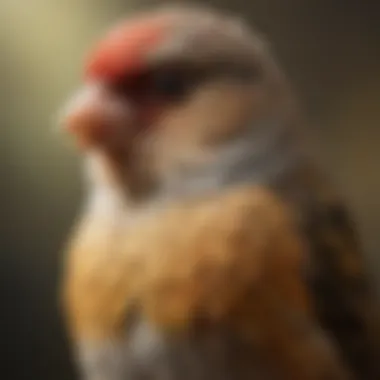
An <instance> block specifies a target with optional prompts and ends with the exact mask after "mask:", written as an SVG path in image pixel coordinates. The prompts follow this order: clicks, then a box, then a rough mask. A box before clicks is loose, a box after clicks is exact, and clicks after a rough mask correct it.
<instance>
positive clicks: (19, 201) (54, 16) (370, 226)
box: [0, 0, 380, 380]
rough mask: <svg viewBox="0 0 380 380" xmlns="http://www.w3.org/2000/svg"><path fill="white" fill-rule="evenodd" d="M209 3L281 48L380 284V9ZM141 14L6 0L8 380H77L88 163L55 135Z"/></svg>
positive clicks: (242, 0)
mask: <svg viewBox="0 0 380 380" xmlns="http://www.w3.org/2000/svg"><path fill="white" fill-rule="evenodd" d="M145 3H148V2H145ZM205 3H208V2H206V1H204V2H203V4H205ZM209 3H214V4H217V5H218V6H220V7H224V8H227V9H232V10H234V11H235V12H237V13H238V14H242V15H245V16H246V17H249V19H250V20H251V21H252V22H253V23H254V24H255V25H256V26H257V27H258V28H259V29H260V30H261V31H262V32H263V33H264V34H265V35H266V36H267V37H268V39H269V40H270V41H271V42H272V45H273V48H274V50H275V51H276V52H277V55H278V57H279V59H280V61H281V62H282V64H283V65H284V67H285V69H286V71H287V73H288V74H289V76H290V77H291V79H292V80H293V82H294V84H295V87H296V90H297V91H298V94H299V96H300V99H301V101H302V102H303V104H304V106H305V109H306V110H307V113H308V116H309V120H310V121H311V128H312V133H313V134H314V135H315V138H316V141H317V143H318V144H317V146H318V152H319V157H320V159H321V162H322V164H323V165H324V167H325V168H326V170H327V171H328V172H330V173H331V175H333V176H334V178H335V180H336V182H337V186H338V187H339V188H340V190H341V192H342V193H343V194H344V196H345V197H346V199H347V201H348V202H349V204H350V206H351V209H352V211H353V213H354V215H355V217H356V219H357V222H358V227H359V229H360V231H361V233H362V237H363V242H364V246H365V248H366V252H367V254H368V256H367V257H368V263H369V268H370V270H371V273H372V275H373V276H374V277H375V278H376V273H379V270H378V268H379V264H380V256H379V255H378V251H379V249H380V233H379V232H378V226H379V224H380V201H379V197H378V193H379V192H380V173H379V164H380V125H379V124H380V22H379V15H380V6H379V5H378V4H376V1H372V0H361V1H343V0H342V1H338V0H309V1H307V0H287V1H286V0H233V1H232V0H225V1H222V0H220V1H217V0H215V1H213V2H211V1H210V2H209ZM137 4H139V6H140V5H142V2H141V1H140V2H137V1H135V2H133V1H125V0H124V1H121V0H108V1H107V0H65V1H63V0H28V1H22V0H0V144H1V146H0V148H1V149H0V178H1V180H0V183H1V186H0V192H1V193H0V201H1V205H0V207H1V208H0V215H1V228H2V230H1V241H2V245H1V255H0V279H1V287H0V289H1V296H2V297H1V302H2V303H1V318H0V321H1V323H0V333H1V338H0V339H1V346H2V349H3V350H4V354H3V356H2V361H4V363H5V364H6V366H7V367H8V369H9V370H11V373H10V374H9V375H8V376H6V377H5V378H7V379H12V380H13V379H15V380H18V379H30V380H34V379H36V380H37V379H38V380H45V379H46V380H47V379H49V380H51V379H54V380H66V379H67V380H69V379H73V378H74V374H73V371H72V367H71V365H70V360H69V357H70V356H69V354H68V349H67V344H66V341H65V335H64V332H63V329H62V322H61V319H60V315H59V312H58V308H57V305H58V298H57V293H58V281H59V273H60V265H61V260H62V254H61V247H62V245H63V243H64V241H65V238H66V236H67V233H68V229H69V226H70V224H71V222H72V220H73V218H74V215H75V212H76V210H77V208H78V205H79V201H80V198H81V179H80V166H79V160H78V157H77V156H76V153H75V152H74V151H73V149H71V147H70V145H69V144H68V143H67V142H65V140H64V139H62V138H61V136H59V134H57V133H55V132H54V126H55V117H56V113H57V111H58V110H59V107H60V105H61V104H62V103H63V102H64V101H65V99H66V98H67V96H69V95H70V94H71V92H72V91H73V90H74V89H75V87H76V86H77V85H78V83H79V81H80V67H81V62H82V59H83V54H84V52H85V51H86V49H87V47H88V46H89V44H90V43H92V42H93V41H94V40H95V39H96V38H97V36H99V34H101V33H102V31H104V29H105V28H106V27H107V26H109V25H110V24H112V23H113V22H114V21H115V20H119V19H120V17H121V16H122V15H123V14H128V12H129V11H130V10H131V9H134V8H136V6H137ZM378 283H380V281H378ZM1 376H2V377H3V375H1Z"/></svg>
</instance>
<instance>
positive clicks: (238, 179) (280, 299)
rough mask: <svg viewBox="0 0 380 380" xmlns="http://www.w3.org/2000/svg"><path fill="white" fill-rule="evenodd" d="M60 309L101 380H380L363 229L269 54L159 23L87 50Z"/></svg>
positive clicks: (119, 31) (106, 38) (188, 22)
mask: <svg viewBox="0 0 380 380" xmlns="http://www.w3.org/2000/svg"><path fill="white" fill-rule="evenodd" d="M79 87H80V88H79V89H78V91H77V93H76V94H74V95H73V96H72V97H71V99H70V100H69V101H68V103H67V104H66V105H65V107H64V110H63V113H62V119H61V123H62V125H63V129H64V130H65V131H66V133H67V134H68V135H69V136H71V138H72V139H73V141H74V144H76V146H77V149H78V151H80V152H81V155H82V157H83V173H84V181H85V188H86V196H85V199H84V201H83V205H82V208H81V210H80V212H79V213H78V214H79V215H78V218H77V220H76V221H75V223H74V227H73V229H72V231H71V232H70V236H69V238H68V241H67V246H66V247H65V262H64V266H63V276H62V304H63V309H64V313H65V316H66V321H67V331H68V334H69V335H70V338H71V341H72V347H73V355H74V356H75V358H76V360H77V365H78V371H79V373H80V376H82V378H83V379H86V380H127V379H128V380H140V379H144V380H145V379H146V380H158V379H165V380H166V379H168V380H177V379H181V380H182V379H183V380H195V379H197V380H202V379H210V380H211V379H213V380H229V379H236V380H245V379H258V380H266V379H273V380H277V379H278V380H280V379H284V380H287V379H289V380H301V379H302V380H307V379H310V380H313V379H324V380H325V379H342V380H343V379H353V380H354V379H368V380H371V379H372V380H374V379H380V366H379V365H380V364H379V363H380V360H379V359H380V350H379V337H380V334H379V328H378V326H379V323H380V322H379V321H380V320H379V318H378V306H377V305H378V304H377V302H378V301H377V299H376V294H375V290H374V286H373V284H372V282H371V279H370V277H369V275H368V273H367V270H366V264H365V257H364V254H363V250H362V247H361V242H360V237H359V236H358V233H357V230H356V226H355V223H354V221H353V220H352V218H351V215H350V212H349V210H348V209H347V207H346V204H345V202H344V200H343V197H342V196H341V195H340V193H339V192H338V191H337V190H336V189H335V188H334V185H333V184H332V181H330V179H329V178H328V177H327V175H326V174H325V173H324V172H323V170H322V169H320V168H319V166H318V164H317V163H316V160H315V158H314V157H313V155H312V154H311V149H310V145H309V143H310V142H309V139H308V134H307V129H308V128H307V124H308V123H307V121H306V117H305V116H304V115H303V112H302V109H301V108H302V107H301V106H300V104H299V101H298V99H297V96H296V95H295V91H294V90H293V88H292V84H291V82H290V80H289V79H288V77H287V75H286V73H285V72H284V70H283V69H282V68H281V66H280V64H279V63H278V60H277V58H276V57H275V53H274V52H273V51H272V48H271V47H270V44H269V43H268V41H266V39H265V37H264V36H263V35H261V33H260V32H258V31H257V30H256V29H255V28H254V27H253V26H252V25H250V24H249V23H248V22H247V21H245V19H244V18H243V17H241V16H239V15H234V14H232V13H229V12H227V11H222V10H216V9H213V8H208V7H202V6H189V5H177V6H173V5H172V6H158V7H156V8H154V9H149V10H143V11H141V12H136V13H135V14H133V15H129V16H128V17H126V18H125V19H124V20H122V21H121V22H120V23H118V24H116V25H113V26H112V27H110V29H109V31H108V32H106V33H105V35H103V36H102V37H101V38H99V40H98V41H96V43H94V46H92V47H91V48H90V49H89V52H88V55H87V57H86V60H85V63H84V69H83V82H82V84H81V85H80V86H79Z"/></svg>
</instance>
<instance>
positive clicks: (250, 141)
mask: <svg viewBox="0 0 380 380" xmlns="http://www.w3.org/2000/svg"><path fill="white" fill-rule="evenodd" d="M297 137H298V136H295V135H294V133H293V130H292V129H290V128H288V126H285V125H282V124H281V123H276V122H273V123H267V124H266V125H263V126H262V127H261V128H256V127H255V128H250V129H248V130H247V131H246V132H245V133H244V134H243V135H240V136H239V137H238V138H236V139H234V140H233V141H230V142H228V144H226V145H225V146H222V147H220V148H219V149H218V152H217V153H216V154H215V155H214V157H213V158H212V159H211V160H210V161H209V162H208V163H206V164H204V163H203V164H202V165H201V166H200V167H199V168H191V169H189V170H178V172H177V173H175V174H174V175H172V176H171V177H170V178H168V179H167V181H166V183H165V184H164V186H163V187H162V189H161V192H160V193H161V196H162V197H163V198H168V199H173V198H181V197H191V196H198V195H203V194H207V193H212V192H214V191H219V190H220V189H223V188H227V187H232V186H238V185H243V184H264V185H267V184H273V183H275V182H277V181H281V178H282V177H283V176H286V175H287V174H290V173H291V172H293V171H294V170H296V168H297V167H298V166H299V165H300V164H302V162H304V160H305V158H306V154H305V153H304V152H302V151H301V148H302V144H300V143H299V141H298V140H297Z"/></svg>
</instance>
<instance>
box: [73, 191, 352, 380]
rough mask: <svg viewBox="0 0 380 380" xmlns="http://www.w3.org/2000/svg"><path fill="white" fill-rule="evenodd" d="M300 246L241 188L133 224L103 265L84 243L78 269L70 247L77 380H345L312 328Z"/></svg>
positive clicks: (291, 225)
mask: <svg viewBox="0 0 380 380" xmlns="http://www.w3.org/2000/svg"><path fill="white" fill-rule="evenodd" d="M100 246H101V245H99V244H96V247H100ZM305 247H306V246H305V242H304V241H303V240H302V239H301V236H300V234H299V232H298V229H297V226H296V224H295V222H294V219H293V217H292V215H291V212H290V210H289V209H288V208H287V207H286V206H285V205H284V204H283V203H282V202H281V201H280V200H279V199H277V198H276V197H275V196H274V195H273V194H270V193H269V191H268V190H266V189H263V188H242V189H237V190H234V191H231V192H229V193H228V194H221V195H220V196H212V197H210V198H208V199H202V200H194V201H189V202H187V203H181V204H178V205H173V206H172V207H170V208H169V209H167V210H165V211H161V212H158V213H157V215H156V216H155V217H150V218H148V220H145V221H144V222H143V223H141V224H139V223H137V224H136V225H135V226H134V227H133V228H130V229H129V230H128V231H126V232H125V234H123V240H122V241H121V242H120V244H119V245H118V249H117V251H115V252H114V253H113V254H112V259H110V258H109V255H108V256H107V257H108V259H107V260H104V255H101V254H99V255H98V254H96V250H97V249H99V248H96V249H95V248H94V246H93V250H92V251H91V253H90V254H88V255H87V256H88V257H90V259H89V260H90V262H91V263H92V264H91V265H90V264H86V265H84V264H83V257H84V256H85V254H84V252H83V248H81V249H82V252H80V251H81V250H80V249H79V252H77V253H76V254H74V257H75V256H77V255H78V256H79V257H81V259H80V260H79V261H80V263H82V264H81V265H82V268H83V267H84V268H86V270H77V269H75V270H74V269H73V270H72V274H71V277H72V279H71V281H68V283H69V284H70V285H69V286H68V292H67V294H68V299H69V304H70V307H69V310H70V314H71V320H72V321H74V322H73V324H74V328H73V330H74V331H75V335H76V337H77V340H78V341H80V342H81V345H82V354H81V355H82V357H83V358H84V359H83V360H84V362H85V363H87V364H86V367H87V372H88V373H89V372H91V373H98V374H99V373H102V372H103V374H104V376H106V377H107V378H108V379H112V380H113V379H117V380H119V379H124V377H121V375H120V373H125V374H128V376H129V377H128V378H131V379H139V378H140V377H139V376H142V375H145V376H146V378H147V379H158V378H159V376H161V375H163V374H166V376H169V377H168V378H170V379H174V380H177V379H185V378H186V379H189V380H194V379H218V380H220V379H226V380H230V379H238V380H245V379H247V380H248V379H252V378H253V377H255V378H258V379H289V380H298V379H299V380H301V379H302V380H304V379H342V380H343V379H349V378H350V377H349V376H348V374H347V373H346V372H345V369H344V368H343V365H342V363H341V362H340V358H339V356H338V355H337V353H336V352H335V349H334V345H333V344H332V343H331V342H330V341H329V338H328V336H327V335H326V334H325V333H324V332H323V331H322V330H321V329H320V327H319V325H318V323H317V319H316V316H315V313H314V305H313V299H312V297H311V296H310V294H309V293H308V289H307V286H306V284H305V281H304V279H303V273H302V267H303V265H304V258H305V256H306V255H305V253H306V252H305V249H306V248H305ZM74 253H75V249H74ZM97 256H99V257H100V258H99V259H98V263H97V264H94V257H97ZM72 262H73V263H75V260H72ZM95 262H96V260H95ZM78 266H79V264H77V265H74V268H77V267H78ZM89 342H92V343H89ZM93 342H97V343H96V344H94V343H93ZM107 342H108V343H107ZM109 342H113V343H112V344H111V345H110V344H109ZM107 344H108V345H109V346H107ZM117 357H119V359H118V360H116V359H115V358H117ZM104 363H106V364H104ZM109 363H111V364H109ZM115 368H116V369H115ZM112 371H113V372H112ZM114 373H116V375H112V374H114ZM126 376H127V375H126ZM94 378H97V377H95V375H94Z"/></svg>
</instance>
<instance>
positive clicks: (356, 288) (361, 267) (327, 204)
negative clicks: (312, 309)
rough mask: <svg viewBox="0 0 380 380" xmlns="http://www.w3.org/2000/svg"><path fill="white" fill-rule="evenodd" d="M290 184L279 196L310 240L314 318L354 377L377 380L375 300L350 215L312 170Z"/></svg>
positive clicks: (379, 322) (379, 317)
mask: <svg viewBox="0 0 380 380" xmlns="http://www.w3.org/2000/svg"><path fill="white" fill-rule="evenodd" d="M300 180H301V182H300ZM289 183H290V186H289V187H288V188H287V189H286V188H282V189H280V192H281V193H282V194H283V195H285V199H286V201H287V202H288V203H290V204H292V205H293V207H294V209H295V210H297V213H298V215H299V225H300V227H301V231H302V233H303V235H304V236H305V237H306V240H307V242H308V248H309V251H310V253H311V257H310V259H311V260H310V261H311V262H310V266H309V269H310V271H309V273H308V274H307V278H308V282H309V288H310V290H311V292H312V294H313V297H314V299H315V302H316V312H317V315H318V319H319V320H320V321H321V325H322V326H323V328H324V329H326V330H327V331H328V332H329V334H330V335H331V336H332V338H333V339H334V340H335V342H336V343H337V344H338V346H339V350H340V351H341V352H342V354H343V357H344V360H345V362H346V363H347V364H348V365H349V366H350V367H351V368H352V370H353V371H354V373H355V374H356V376H357V378H359V379H380V313H379V308H378V300H377V299H376V296H375V294H374V286H373V284H371V283H370V280H369V276H368V273H367V271H366V268H365V260H364V256H363V255H362V250H361V247H360V243H359V240H358V237H357V234H356V231H355V228H354V225H353V223H352V221H351V219H350V216H349V214H348V212H347V210H346V208H345V206H344V204H343V202H342V200H341V199H340V197H339V196H338V195H337V194H336V193H335V192H334V191H333V190H332V189H331V187H330V186H329V184H328V182H327V181H326V179H325V178H322V177H321V176H320V175H319V174H318V173H317V172H316V171H314V170H311V169H310V168H307V170H306V174H305V173H302V175H301V176H299V177H298V179H297V180H295V179H294V178H293V179H291V181H290V182H289ZM300 189H301V190H300Z"/></svg>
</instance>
